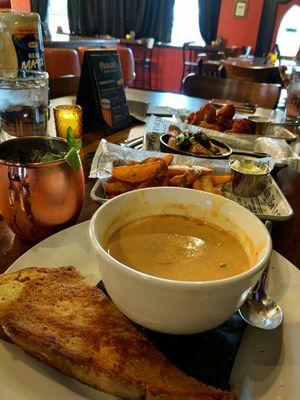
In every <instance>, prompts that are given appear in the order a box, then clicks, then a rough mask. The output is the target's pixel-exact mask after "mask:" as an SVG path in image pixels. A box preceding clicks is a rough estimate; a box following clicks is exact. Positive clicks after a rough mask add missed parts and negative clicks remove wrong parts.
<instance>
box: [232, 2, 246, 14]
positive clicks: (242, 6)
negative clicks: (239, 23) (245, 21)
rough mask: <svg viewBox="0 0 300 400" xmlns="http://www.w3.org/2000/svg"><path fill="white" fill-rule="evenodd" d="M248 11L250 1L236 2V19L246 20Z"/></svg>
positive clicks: (234, 12)
mask: <svg viewBox="0 0 300 400" xmlns="http://www.w3.org/2000/svg"><path fill="white" fill-rule="evenodd" d="M247 10H248V0H236V2H235V5H234V11H233V15H234V17H235V18H246V16H247Z"/></svg>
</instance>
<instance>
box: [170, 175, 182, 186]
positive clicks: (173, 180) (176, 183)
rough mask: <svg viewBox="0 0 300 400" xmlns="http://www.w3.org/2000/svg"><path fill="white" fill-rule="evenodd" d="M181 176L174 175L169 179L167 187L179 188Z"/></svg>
mask: <svg viewBox="0 0 300 400" xmlns="http://www.w3.org/2000/svg"><path fill="white" fill-rule="evenodd" d="M182 179H183V175H175V176H173V177H172V178H169V186H181V182H182Z"/></svg>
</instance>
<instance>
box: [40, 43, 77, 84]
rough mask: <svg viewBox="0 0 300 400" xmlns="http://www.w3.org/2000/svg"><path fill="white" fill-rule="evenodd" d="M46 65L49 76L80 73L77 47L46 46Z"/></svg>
mask: <svg viewBox="0 0 300 400" xmlns="http://www.w3.org/2000/svg"><path fill="white" fill-rule="evenodd" d="M45 66H46V71H47V72H48V74H49V78H59V77H60V76H64V75H80V63H79V57H78V53H77V51H76V50H75V49H56V48H50V47H46V48H45Z"/></svg>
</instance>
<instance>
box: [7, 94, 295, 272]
mask: <svg viewBox="0 0 300 400" xmlns="http://www.w3.org/2000/svg"><path fill="white" fill-rule="evenodd" d="M126 96H127V98H128V99H130V100H140V101H144V102H149V103H153V104H156V105H162V106H169V107H174V108H187V109H191V110H192V109H197V108H198V107H199V106H200V105H201V104H203V103H205V102H207V100H204V99H196V98H192V97H188V96H184V95H180V94H174V93H160V92H148V91H143V90H136V89H127V90H126ZM66 101H68V102H69V103H71V102H72V101H74V98H72V97H68V98H64V99H56V100H55V101H54V103H60V104H62V103H66ZM257 113H258V114H261V115H264V116H268V115H269V116H271V117H272V118H277V119H280V118H281V117H282V112H281V111H280V110H279V111H271V110H264V109H258V111H257ZM50 126H51V125H50ZM52 127H53V125H52ZM52 129H53V128H52ZM143 131H144V125H140V126H137V127H133V128H131V129H126V130H124V131H121V132H118V133H115V134H113V135H111V136H109V137H107V138H106V139H107V140H109V141H111V142H114V143H118V142H120V141H122V140H124V139H126V138H127V137H132V138H133V137H137V136H140V135H141V134H142V132H143ZM102 137H103V135H102V133H101V132H100V131H99V130H96V129H93V130H91V131H89V132H88V133H86V134H85V135H84V137H83V149H82V152H81V156H82V162H83V168H84V172H85V177H86V184H85V198H84V205H83V208H82V211H81V214H80V216H79V219H78V223H79V222H82V221H85V220H87V219H89V218H91V216H92V215H93V213H94V212H95V211H96V209H97V208H98V207H99V204H98V203H95V202H93V201H92V200H91V199H90V191H91V189H92V187H93V185H94V183H95V180H94V179H89V178H88V175H89V170H90V165H91V161H92V158H93V155H94V152H95V150H96V149H97V146H98V144H99V141H100V140H101V138H102ZM293 148H294V150H295V151H296V152H297V153H298V154H300V141H299V140H298V141H295V142H294V143H293ZM275 179H276V181H277V183H278V184H279V186H280V188H281V189H282V191H283V193H284V194H285V196H286V198H287V200H288V201H289V203H290V205H291V207H292V208H293V210H294V212H295V216H294V217H293V219H291V220H289V221H286V222H280V223H277V224H274V228H273V232H272V238H273V246H274V249H275V250H277V251H278V252H279V253H281V254H282V255H283V256H284V257H286V258H287V259H288V260H289V261H291V262H292V263H293V264H295V265H296V266H297V267H298V268H300V245H299V238H300V174H299V173H297V172H296V171H294V170H293V169H291V168H289V167H288V168H284V169H282V170H281V171H280V172H279V173H278V174H277V175H276V176H275ZM34 244H35V243H31V242H25V241H23V240H20V239H18V238H16V237H15V235H14V234H13V233H12V232H11V231H10V229H9V228H8V227H7V226H6V224H5V222H4V221H3V219H2V217H0V250H1V251H0V255H1V258H0V273H1V272H4V271H5V270H6V269H7V268H8V267H9V266H10V265H11V264H12V263H13V262H14V261H15V260H16V259H17V258H18V257H20V256H21V255H22V254H23V253H24V252H25V251H27V250H28V249H30V248H31V247H32V246H33V245H34Z"/></svg>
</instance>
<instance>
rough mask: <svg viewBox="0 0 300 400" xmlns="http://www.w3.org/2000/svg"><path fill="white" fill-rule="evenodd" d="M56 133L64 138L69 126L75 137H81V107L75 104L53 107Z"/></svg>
mask: <svg viewBox="0 0 300 400" xmlns="http://www.w3.org/2000/svg"><path fill="white" fill-rule="evenodd" d="M53 112H54V121H55V128H56V134H57V136H58V137H62V138H66V136H67V130H68V128H69V127H71V128H72V129H73V132H74V137H75V138H82V108H81V107H80V106H78V105H77V104H68V105H59V106H55V107H54V108H53Z"/></svg>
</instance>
